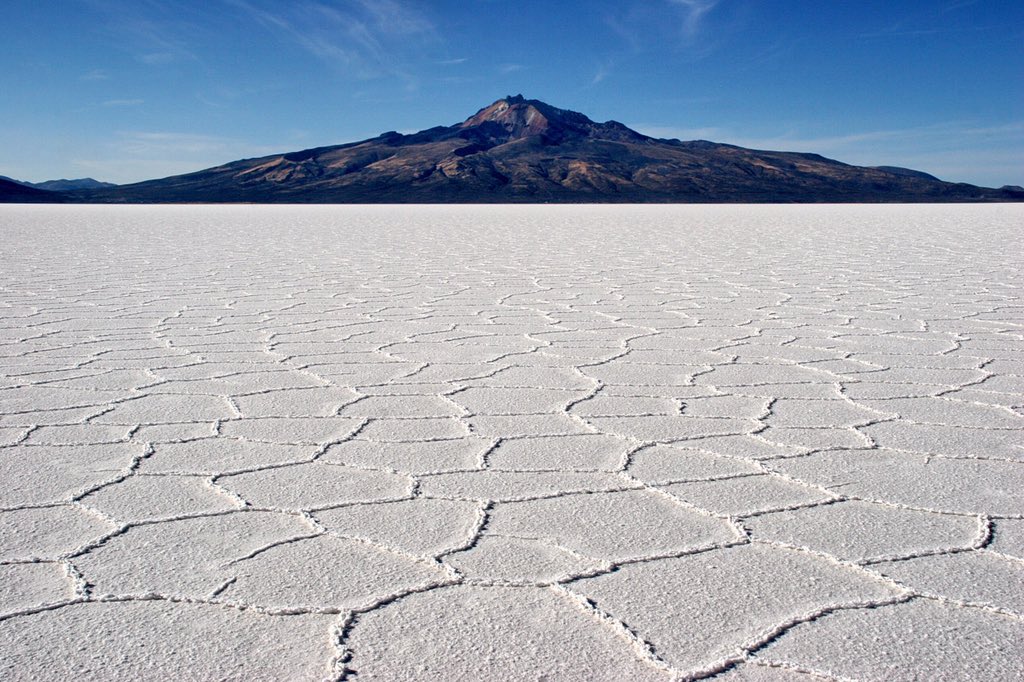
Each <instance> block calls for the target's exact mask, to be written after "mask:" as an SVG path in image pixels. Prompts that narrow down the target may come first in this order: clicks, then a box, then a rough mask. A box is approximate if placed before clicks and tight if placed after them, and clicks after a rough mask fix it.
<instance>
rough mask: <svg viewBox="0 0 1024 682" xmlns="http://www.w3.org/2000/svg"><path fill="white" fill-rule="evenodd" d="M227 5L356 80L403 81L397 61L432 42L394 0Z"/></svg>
mask: <svg viewBox="0 0 1024 682" xmlns="http://www.w3.org/2000/svg"><path fill="white" fill-rule="evenodd" d="M227 1H228V2H229V3H230V4H231V5H233V6H234V7H235V8H237V9H238V10H240V11H241V12H242V13H243V15H244V16H247V17H248V18H249V19H251V20H252V21H254V22H256V23H258V24H260V25H261V26H263V27H264V28H266V29H267V30H269V31H271V32H272V33H273V34H274V35H276V36H277V37H278V38H279V39H281V40H284V41H286V42H288V43H291V44H293V45H295V46H297V47H299V48H301V49H303V50H305V51H306V52H308V53H309V54H311V55H313V56H314V57H316V58H317V59H320V60H322V61H323V62H325V63H327V64H328V65H330V66H333V67H335V68H337V69H339V70H341V71H343V72H345V73H347V74H348V75H351V76H354V77H356V78H361V79H369V78H375V77H379V76H382V75H395V76H403V77H406V78H408V75H407V73H406V69H405V67H404V64H403V57H404V55H405V54H406V53H407V50H408V49H409V48H410V46H411V45H415V44H423V43H430V42H436V41H437V40H438V36H437V31H436V29H435V27H434V25H433V24H432V23H431V22H430V21H429V20H428V19H427V18H426V17H425V16H423V15H422V14H421V13H420V12H419V11H418V10H416V9H414V8H412V7H411V6H407V5H406V4H404V3H402V2H398V0H344V1H342V2H338V3H332V4H327V3H323V2H316V1H314V0H299V1H297V2H290V3H276V2H273V3H271V2H266V1H265V0H227ZM462 61H465V60H450V62H449V63H452V64H456V63H461V62H462Z"/></svg>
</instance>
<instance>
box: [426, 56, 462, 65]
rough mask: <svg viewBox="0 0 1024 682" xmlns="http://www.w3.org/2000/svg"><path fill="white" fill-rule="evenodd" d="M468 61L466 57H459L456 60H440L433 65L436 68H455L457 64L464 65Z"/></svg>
mask: <svg viewBox="0 0 1024 682" xmlns="http://www.w3.org/2000/svg"><path fill="white" fill-rule="evenodd" d="M468 61H469V59H468V58H466V57H459V58H457V59H442V60H440V61H437V62H434V63H435V64H437V65H438V66H456V65H458V64H465V63H466V62H468Z"/></svg>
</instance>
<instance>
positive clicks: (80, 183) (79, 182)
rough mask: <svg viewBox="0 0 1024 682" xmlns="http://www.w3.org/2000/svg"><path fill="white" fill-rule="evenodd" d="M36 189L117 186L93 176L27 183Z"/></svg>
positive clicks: (62, 190) (51, 189)
mask: <svg viewBox="0 0 1024 682" xmlns="http://www.w3.org/2000/svg"><path fill="white" fill-rule="evenodd" d="M26 184H31V185H32V186H33V187H35V188H36V189H48V190H50V191H51V192H66V191H69V190H76V189H103V188H106V187H117V185H115V184H114V183H112V182H100V181H99V180H93V179H92V178H78V179H76V180H47V181H45V182H35V183H26Z"/></svg>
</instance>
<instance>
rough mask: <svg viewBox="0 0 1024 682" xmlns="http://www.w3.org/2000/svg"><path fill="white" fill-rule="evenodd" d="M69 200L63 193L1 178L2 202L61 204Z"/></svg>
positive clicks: (0, 197)
mask: <svg viewBox="0 0 1024 682" xmlns="http://www.w3.org/2000/svg"><path fill="white" fill-rule="evenodd" d="M65 201H67V199H66V198H65V196H64V195H63V194H60V193H58V192H49V191H47V190H45V189H37V188H35V187H30V186H28V185H22V184H21V183H18V182H14V181H13V180H8V179H6V178H0V203H8V204H59V203H64V202H65Z"/></svg>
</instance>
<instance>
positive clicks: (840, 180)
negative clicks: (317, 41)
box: [60, 95, 1024, 203]
mask: <svg viewBox="0 0 1024 682" xmlns="http://www.w3.org/2000/svg"><path fill="white" fill-rule="evenodd" d="M60 196H61V197H63V198H64V199H65V200H68V201H79V202H129V203H132V202H134V203H149V202H254V203H289V202H290V203H446V202H452V203H505V202H508V203H537V202H564V203H572V202H586V203H600V202H680V203H683V202H686V203H694V202H935V201H1021V200H1024V192H1018V191H1016V190H1014V189H1012V188H1003V189H998V190H997V189H990V188H983V187H975V186H973V185H968V184H962V183H949V182H943V181H941V180H938V179H937V178H935V177H933V176H931V175H928V174H927V173H923V172H920V171H914V170H910V169H904V168H895V167H884V166H883V167H874V168H872V167H859V166H851V165H849V164H845V163H841V162H839V161H834V160H831V159H827V158H825V157H823V156H820V155H818V154H806V153H795V152H777V151H759V150H752V149H745V148H743V147H737V146H735V145H728V144H719V143H715V142H708V141H705V140H694V141H689V142H683V141H680V140H674V139H672V140H666V139H657V138H652V137H649V136H647V135H643V134H641V133H638V132H636V131H634V130H631V129H630V128H628V127H626V126H625V125H623V124H621V123H618V122H616V121H607V122H604V123H597V122H595V121H592V120H591V119H589V118H588V117H586V116H585V115H583V114H581V113H578V112H574V111H568V110H565V109H559V108H557V107H553V106H551V105H549V104H546V103H544V102H541V101H539V100H532V99H526V98H524V97H523V96H522V95H515V96H509V97H505V98H503V99H499V100H498V101H496V102H494V103H493V104H491V105H489V106H486V107H484V108H482V109H480V110H479V111H477V112H476V113H475V114H473V115H472V116H470V117H469V118H467V119H466V120H464V121H462V122H461V123H457V124H455V125H450V126H437V127H434V128H428V129H426V130H421V131H420V132H417V133H413V134H411V135H403V134H401V133H397V132H394V131H391V132H386V133H383V134H382V135H379V136H378V137H375V138H372V139H369V140H363V141H360V142H352V143H348V144H342V145H333V146H326V147H316V148H312V149H306V150H302V151H297V152H290V153H285V154H274V155H270V156H263V157H259V158H253V159H242V160H239V161H234V162H231V163H228V164H224V165H222V166H217V167H215V168H209V169H205V170H201V171H198V172H195V173H188V174H185V175H177V176H173V177H169V178H163V179H160V180H149V181H146V182H140V183H135V184H131V185H120V186H116V187H109V188H94V189H84V190H74V191H70V192H64V193H62V194H61V195H60Z"/></svg>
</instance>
